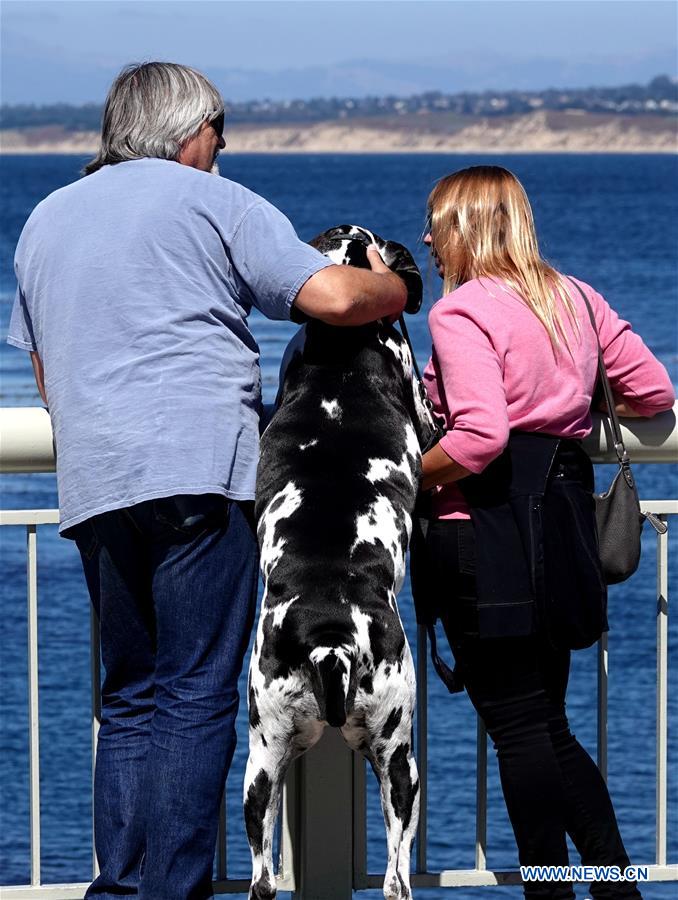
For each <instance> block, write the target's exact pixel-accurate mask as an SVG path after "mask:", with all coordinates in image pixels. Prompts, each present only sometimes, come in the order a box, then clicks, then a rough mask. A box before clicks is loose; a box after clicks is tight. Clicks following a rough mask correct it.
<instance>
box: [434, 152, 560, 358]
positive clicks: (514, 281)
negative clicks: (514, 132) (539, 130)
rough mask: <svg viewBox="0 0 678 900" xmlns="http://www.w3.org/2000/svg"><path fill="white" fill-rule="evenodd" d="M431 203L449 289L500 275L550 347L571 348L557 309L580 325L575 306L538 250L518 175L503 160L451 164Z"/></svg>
mask: <svg viewBox="0 0 678 900" xmlns="http://www.w3.org/2000/svg"><path fill="white" fill-rule="evenodd" d="M428 210H429V216H430V231H431V237H432V240H433V247H434V249H435V252H436V254H437V255H438V258H439V259H440V261H441V262H442V263H443V265H444V268H445V281H444V284H445V292H446V293H448V292H449V291H451V290H454V288H455V287H457V286H459V285H461V284H463V283H464V282H466V281H470V280H471V279H472V278H481V277H486V278H497V279H500V280H502V281H504V282H505V283H506V284H507V285H508V286H509V287H510V288H511V289H512V290H513V291H514V292H516V293H517V294H518V295H519V296H520V297H521V298H522V300H523V301H524V303H525V304H526V305H527V306H528V308H529V309H531V310H532V312H533V313H534V314H535V316H536V317H537V318H538V319H539V321H540V322H541V323H542V324H543V326H544V328H545V329H546V331H547V332H548V335H549V338H550V340H551V345H552V347H553V350H554V353H555V352H557V351H558V350H559V349H560V348H561V347H562V346H563V345H564V346H565V347H568V348H569V342H568V334H567V331H566V329H565V322H564V319H563V315H562V312H561V310H563V309H564V310H565V312H566V315H567V316H568V317H569V318H570V320H571V324H572V326H573V328H574V330H575V333H578V328H577V316H576V313H575V307H574V304H573V302H572V298H571V297H570V295H569V293H568V291H567V289H566V287H565V285H564V284H563V280H562V278H561V276H560V275H559V274H558V272H557V271H556V270H555V269H554V268H553V267H552V266H550V265H549V264H548V263H547V262H546V261H545V260H544V259H543V258H542V256H541V254H540V252H539V244H538V243H537V235H536V232H535V228H534V219H533V216H532V209H531V207H530V201H529V200H528V199H527V194H526V193H525V190H524V188H523V186H522V184H521V183H520V182H519V181H518V179H517V178H516V176H515V175H513V174H512V173H511V172H509V171H508V170H507V169H504V168H502V167H501V166H471V167H470V168H468V169H462V170H460V171H459V172H454V173H453V174H452V175H447V176H446V177H445V178H442V179H441V180H440V181H439V182H438V183H437V184H436V186H435V187H434V188H433V190H432V191H431V194H430V195H429V198H428ZM558 300H560V301H561V303H562V306H561V305H560V304H559V303H558Z"/></svg>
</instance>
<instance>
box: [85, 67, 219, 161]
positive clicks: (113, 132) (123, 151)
mask: <svg viewBox="0 0 678 900" xmlns="http://www.w3.org/2000/svg"><path fill="white" fill-rule="evenodd" d="M223 114H224V101H223V99H222V97H221V95H220V93H219V91H218V90H217V89H216V88H215V87H214V85H213V84H212V83H211V82H210V81H208V79H207V78H205V76H204V75H201V74H200V72H196V70H195V69H190V68H189V67H188V66H180V65H178V64H177V63H167V62H148V63H141V64H134V65H130V66H125V68H124V69H123V70H122V72H121V73H120V74H119V75H118V77H117V78H116V79H115V81H114V82H113V84H112V86H111V89H110V91H109V92H108V97H107V98H106V104H105V106H104V116H103V123H102V127H101V148H100V149H99V152H98V153H97V155H96V156H95V157H94V159H93V160H92V161H91V162H90V163H88V164H87V165H86V166H85V169H84V171H85V174H86V175H91V174H92V172H96V171H97V169H100V168H101V167H102V166H106V165H110V164H114V163H119V162H126V161H127V160H130V159H141V158H143V157H145V156H152V157H155V158H158V159H172V160H176V159H177V158H178V156H179V153H180V151H181V148H182V146H183V144H185V142H186V141H187V140H188V139H189V138H192V137H194V136H195V135H196V134H197V133H198V132H199V131H200V127H201V125H202V124H203V122H205V121H209V122H213V121H214V120H215V119H218V118H219V117H220V116H223Z"/></svg>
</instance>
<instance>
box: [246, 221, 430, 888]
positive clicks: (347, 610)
mask: <svg viewBox="0 0 678 900" xmlns="http://www.w3.org/2000/svg"><path fill="white" fill-rule="evenodd" d="M342 228H345V229H349V230H348V231H346V232H343V233H340V234H339V235H338V236H337V234H336V231H337V229H333V232H330V233H326V235H327V234H330V235H332V234H333V233H334V235H333V237H332V239H331V240H326V241H325V245H324V246H322V240H321V241H320V242H319V247H320V249H321V250H323V251H324V252H326V253H327V255H329V256H330V257H331V258H333V259H334V261H335V262H338V263H343V264H346V263H353V264H355V263H356V261H358V262H360V260H361V259H363V258H364V252H365V244H364V243H361V242H360V241H358V240H357V239H356V236H355V235H356V230H355V227H354V226H342ZM360 231H362V232H363V235H365V234H366V235H369V238H368V240H369V241H370V242H374V243H375V244H377V246H378V247H380V250H381V251H382V254H383V257H384V258H385V261H386V262H387V264H390V265H392V267H393V268H395V269H397V261H398V260H397V254H396V258H395V260H394V257H393V255H391V257H390V258H389V255H388V254H386V253H385V252H384V243H385V242H382V241H381V239H379V238H377V237H376V236H374V235H372V234H371V233H370V232H365V231H364V230H360ZM321 238H322V236H321ZM364 240H365V239H364V237H363V238H361V241H364ZM317 243H318V242H317ZM380 244H381V246H380ZM389 246H390V248H391V250H392V248H393V247H397V246H398V245H389ZM402 250H403V251H404V254H407V258H406V259H405V263H407V264H409V262H411V257H410V256H409V254H408V253H407V251H405V250H404V248H402ZM392 252H393V251H392ZM363 264H366V260H364V262H363ZM412 265H414V264H413V263H412ZM415 268H416V267H415ZM294 347H295V349H294V352H293V353H292V354H291V359H290V360H289V362H288V365H287V369H286V372H285V375H284V379H283V385H282V390H281V394H280V395H279V409H278V411H277V412H276V414H275V415H274V417H273V419H272V421H271V423H270V424H269V426H268V428H267V429H266V431H265V432H264V435H263V436H262V446H261V460H260V463H259V470H258V476H257V501H256V517H257V523H258V537H259V545H260V549H261V571H262V574H263V578H264V583H265V591H264V596H263V600H262V606H261V614H260V618H259V623H258V628H257V634H256V638H255V644H254V650H253V653H252V659H251V664H250V672H249V686H248V698H249V721H250V754H249V760H248V763H247V770H246V775H245V789H244V794H245V820H246V826H247V833H248V837H249V841H250V846H251V851H252V862H253V877H252V886H251V889H250V897H252V898H257V900H271V898H273V897H274V896H275V876H274V870H273V858H272V844H273V831H274V827H275V821H276V817H277V812H278V804H279V798H280V792H281V787H282V784H283V781H284V778H285V773H286V771H287V768H288V766H289V764H290V763H291V762H292V760H293V759H294V758H295V757H297V756H298V755H299V754H301V753H303V752H304V751H306V750H308V749H309V748H310V747H311V746H313V744H315V743H316V741H317V740H318V739H319V738H320V736H321V734H322V731H323V729H324V728H325V726H326V725H328V724H329V725H331V726H334V727H338V728H340V729H341V732H342V734H343V736H344V738H345V740H346V742H347V743H348V744H349V746H350V747H352V748H353V749H355V750H359V751H360V752H361V753H363V754H364V755H365V756H366V758H367V759H368V760H369V762H370V763H371V765H372V768H373V770H374V772H375V774H376V776H377V778H378V779H379V781H380V785H381V800H382V808H383V812H384V820H385V823H386V830H387V839H388V867H387V872H386V880H385V883H384V895H385V897H386V898H388V900H405V898H409V897H410V896H411V894H410V885H409V859H410V848H411V844H412V840H413V837H414V833H415V830H416V826H417V819H418V812H419V778H418V775H417V768H416V764H415V761H414V758H413V755H412V716H413V711H414V702H415V676H414V666H413V662H412V655H411V652H410V648H409V646H408V643H407V639H406V637H405V633H404V631H403V627H402V623H401V620H400V616H399V613H398V607H397V604H396V595H397V593H398V591H399V590H400V587H401V585H402V582H403V578H404V575H405V553H406V550H407V544H408V540H409V535H410V527H411V514H412V510H413V507H414V502H415V496H416V491H417V481H418V476H419V472H420V460H421V454H420V449H419V448H420V445H424V444H425V442H426V440H427V437H428V432H429V430H430V428H431V427H432V424H431V422H430V419H429V418H427V415H428V414H427V411H426V409H425V408H424V407H422V406H421V404H419V405H417V404H418V394H417V392H416V391H414V390H413V385H412V360H411V355H410V351H409V348H408V346H407V344H406V343H405V342H404V341H403V339H402V337H401V336H400V334H399V333H398V332H397V331H396V330H395V329H394V328H392V327H391V326H386V325H383V324H381V323H375V324H371V325H367V326H363V327H359V328H334V327H330V326H327V325H324V324H323V323H321V322H318V321H312V322H310V323H309V324H308V325H306V326H305V329H304V331H303V333H302V334H301V335H300V336H299V337H298V338H297V339H296V341H295V344H294Z"/></svg>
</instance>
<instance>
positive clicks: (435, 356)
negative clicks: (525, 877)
mask: <svg viewBox="0 0 678 900" xmlns="http://www.w3.org/2000/svg"><path fill="white" fill-rule="evenodd" d="M428 207H429V224H428V226H427V234H426V237H425V241H426V243H427V244H429V245H430V248H431V252H432V254H433V255H434V257H435V261H436V264H437V266H438V270H439V274H440V275H441V277H442V278H443V282H444V296H443V297H442V299H441V300H439V301H438V302H437V303H436V304H435V305H434V307H433V308H432V310H431V313H430V315H429V325H430V329H431V335H432V339H433V352H432V358H431V361H430V362H429V365H428V366H427V368H426V372H425V376H424V377H425V381H426V385H427V389H428V391H429V394H430V396H431V399H432V400H433V403H434V406H435V407H436V408H437V411H438V412H439V413H440V414H441V415H442V416H443V417H444V419H445V421H446V423H447V428H448V431H447V433H446V435H445V436H444V437H443V438H442V440H441V441H440V443H439V444H438V445H437V446H435V447H434V448H433V449H432V450H430V451H429V452H428V453H427V454H426V455H425V456H424V460H423V488H424V489H425V490H432V492H433V500H432V502H433V517H432V520H431V524H430V527H429V529H428V536H427V544H426V547H427V551H428V554H429V560H430V567H431V568H430V570H429V572H428V577H429V579H430V583H432V584H434V585H435V588H436V597H437V599H436V601H435V602H436V607H437V608H436V609H435V614H434V617H435V616H440V617H441V618H442V621H443V625H444V627H445V631H446V634H447V637H448V640H449V642H450V646H451V648H452V651H453V653H454V657H455V662H456V668H455V673H454V679H453V680H455V681H456V687H458V688H461V686H462V685H463V687H465V688H466V690H467V692H468V694H469V696H470V698H471V701H472V703H473V705H474V706H475V708H476V710H477V711H478V713H479V714H480V715H481V717H482V718H483V720H484V722H485V725H486V726H487V730H488V733H489V734H490V736H491V737H492V740H493V742H494V745H495V748H496V751H497V756H498V762H499V770H500V775H501V783H502V788H503V792H504V798H505V800H506V805H507V809H508V812H509V816H510V819H511V823H512V826H513V830H514V833H515V837H516V842H517V845H518V851H519V857H520V863H521V865H531V864H538V865H539V864H541V865H567V864H568V853H567V845H566V835H567V834H569V835H570V837H571V838H572V840H573V842H574V844H575V846H576V848H577V850H578V851H579V853H580V854H581V857H582V861H583V863H585V864H598V865H610V866H618V867H619V868H620V869H621V870H622V871H623V869H624V868H625V866H627V865H628V863H629V860H628V856H627V854H626V851H625V849H624V845H623V843H622V839H621V837H620V834H619V830H618V827H617V822H616V819H615V815H614V810H613V808H612V804H611V801H610V797H609V794H608V791H607V788H606V785H605V782H604V781H603V779H602V777H601V775H600V773H599V771H598V769H597V768H596V766H595V764H594V763H593V761H592V760H591V758H590V757H589V756H588V754H587V753H586V751H585V750H584V749H583V748H582V747H581V745H580V744H579V743H578V742H577V740H576V739H575V738H574V736H573V735H572V733H571V732H570V730H569V726H568V721H567V717H566V714H565V692H566V687H567V679H568V672H569V661H570V657H569V648H570V647H572V646H577V641H580V644H579V645H586V644H587V643H592V642H593V641H595V639H596V638H597V637H598V636H599V634H600V633H601V632H602V631H604V630H606V629H607V622H606V617H605V585H604V583H603V580H602V576H601V573H600V570H599V564H598V561H597V553H596V552H595V550H596V543H595V542H596V536H595V525H594V519H593V503H592V499H591V490H592V487H593V484H592V480H593V479H592V469H591V465H590V462H589V461H588V458H587V457H586V455H585V454H584V452H583V451H582V450H581V447H580V446H579V444H580V439H581V438H583V437H585V436H586V435H587V434H588V432H589V431H590V428H591V417H590V407H591V400H592V395H593V391H594V385H595V381H596V366H597V345H596V336H595V333H594V331H593V328H592V326H591V322H590V319H589V315H588V313H587V309H586V306H585V303H584V300H583V298H582V296H581V293H580V291H583V292H584V294H585V295H586V297H587V298H588V301H589V303H590V305H591V307H592V310H593V313H594V316H595V320H596V325H597V329H598V332H599V335H600V342H601V345H602V349H603V356H604V361H605V365H606V368H607V371H608V375H609V378H610V382H611V384H612V388H613V391H614V392H615V397H616V398H617V399H618V401H619V402H618V406H617V410H618V412H619V414H620V415H625V416H652V415H654V414H655V413H657V412H659V411H661V410H666V409H668V408H670V407H671V405H672V404H673V401H674V394H673V388H672V385H671V382H670V380H669V378H668V375H667V373H666V370H665V369H664V368H663V366H662V365H661V364H660V363H659V362H658V361H657V360H656V359H655V358H654V357H653V356H652V354H651V353H650V351H649V350H648V349H647V347H646V346H645V345H644V344H643V342H642V340H641V339H640V337H638V335H636V334H634V333H633V331H632V330H631V328H630V326H629V324H628V323H627V322H624V321H622V320H621V319H619V317H618V316H617V314H616V313H615V312H614V311H613V310H612V309H611V308H610V307H609V306H608V304H607V303H606V302H605V300H604V299H603V297H601V296H600V294H598V293H596V292H595V291H594V290H593V289H592V288H591V287H589V286H588V285H587V284H584V283H583V282H581V281H576V282H574V281H570V280H569V279H567V278H565V277H564V276H562V275H561V274H560V273H558V272H557V271H555V270H554V269H553V268H552V267H551V266H549V265H548V264H547V263H546V262H545V261H544V260H543V259H542V258H541V256H540V253H539V248H538V244H537V238H536V235H535V230H534V224H533V219H532V212H531V209H530V205H529V201H528V199H527V196H526V195H525V192H524V190H523V188H522V186H521V184H520V183H519V181H518V180H517V179H516V178H515V176H514V175H512V174H511V173H510V172H508V171H507V170H506V169H503V168H500V167H498V166H477V167H473V168H469V169H465V170H463V171H460V172H456V173H454V174H452V175H449V176H447V177H446V178H443V179H442V180H441V181H440V182H439V183H438V184H437V185H436V186H435V188H434V189H433V191H432V193H431V195H430V197H429V201H428ZM542 495H543V496H544V504H543V508H542V510H541V513H540V515H541V518H540V519H539V521H540V522H541V526H540V527H543V534H542V535H541V537H542V539H543V547H544V548H545V549H544V553H545V555H546V556H548V555H549V554H550V561H549V566H550V567H551V568H550V569H549V573H548V575H547V576H546V577H545V585H544V587H543V590H542V592H541V593H542V596H543V597H545V602H543V603H542V605H541V606H540V604H539V595H540V592H539V589H537V590H535V578H537V577H539V572H541V576H542V577H544V571H543V569H539V568H538V567H536V566H535V559H534V557H531V556H530V552H529V551H526V550H525V549H524V548H525V547H526V546H527V544H528V543H529V540H530V538H529V535H528V534H527V531H529V528H530V527H532V526H531V525H529V522H532V523H534V521H535V519H534V517H533V516H532V511H531V510H530V508H529V504H530V503H531V498H534V497H541V496H542ZM557 498H559V502H556V499H557ZM539 502H541V501H539ZM559 503H560V505H559ZM526 523H528V524H526ZM526 529H527V531H526ZM581 617H583V620H582V618H581ZM586 617H588V619H587V618H586ZM570 629H573V631H572V630H570ZM577 629H580V632H581V633H579V632H578V631H577ZM573 633H574V634H575V635H576V636H575V637H572V636H571V635H572V634H573ZM582 635H583V636H582ZM449 674H450V673H449V670H448V675H449ZM448 682H450V679H449V678H448ZM448 687H450V689H451V690H454V689H455V684H453V683H448ZM591 894H592V896H593V897H594V898H613V897H614V898H620V897H629V898H631V897H633V898H638V897H640V896H641V895H640V893H639V891H638V888H637V886H636V884H635V883H634V882H618V883H612V882H608V883H604V882H597V883H594V884H593V885H592V886H591ZM525 896H526V897H530V898H537V897H539V898H542V897H548V898H573V897H574V896H575V895H574V893H573V890H572V885H571V884H570V883H567V882H535V881H532V882H530V881H526V882H525Z"/></svg>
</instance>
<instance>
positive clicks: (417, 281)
mask: <svg viewBox="0 0 678 900" xmlns="http://www.w3.org/2000/svg"><path fill="white" fill-rule="evenodd" d="M379 252H380V253H381V258H382V259H383V260H384V262H385V263H386V265H387V266H388V267H389V269H390V270H391V271H392V272H395V274H396V275H399V276H400V277H401V278H402V280H403V281H404V282H405V284H406V286H407V303H406V304H405V312H406V313H409V314H410V315H414V314H415V313H418V312H419V310H420V309H421V303H422V300H423V298H424V282H423V281H422V278H421V272H420V271H419V266H418V265H417V264H416V262H415V261H414V257H413V256H412V254H411V253H410V251H409V250H408V249H407V247H405V246H404V245H403V244H399V243H398V242H397V241H386V243H385V245H384V247H383V249H381V248H380V251H379Z"/></svg>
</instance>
